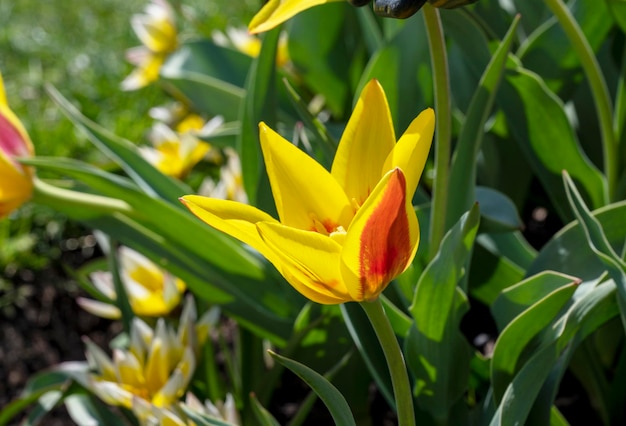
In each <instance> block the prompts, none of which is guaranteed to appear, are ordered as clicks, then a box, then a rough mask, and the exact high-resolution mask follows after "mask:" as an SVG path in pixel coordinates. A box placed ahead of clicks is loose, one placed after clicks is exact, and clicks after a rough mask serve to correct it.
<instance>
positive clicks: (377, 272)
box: [359, 169, 411, 300]
mask: <svg viewBox="0 0 626 426" xmlns="http://www.w3.org/2000/svg"><path fill="white" fill-rule="evenodd" d="M405 201H406V180H405V177H404V174H402V172H401V171H400V170H399V169H398V170H396V172H395V173H394V174H393V175H392V176H391V178H390V180H389V184H388V187H387V189H386V191H385V193H384V194H383V197H382V199H381V202H380V204H379V205H378V207H377V208H376V209H375V210H374V212H373V213H372V215H371V216H370V217H369V219H368V220H367V223H366V225H365V227H364V229H363V233H362V234H361V253H360V256H359V257H360V277H361V293H362V296H363V299H364V300H371V299H374V298H376V297H377V296H378V294H380V292H381V291H383V290H384V289H385V287H386V286H387V284H389V282H390V281H391V280H392V279H393V278H395V277H396V276H397V275H399V274H400V273H402V271H404V269H405V267H406V265H407V262H408V260H409V258H410V255H411V240H410V235H409V221H408V218H407V216H406V207H405Z"/></svg>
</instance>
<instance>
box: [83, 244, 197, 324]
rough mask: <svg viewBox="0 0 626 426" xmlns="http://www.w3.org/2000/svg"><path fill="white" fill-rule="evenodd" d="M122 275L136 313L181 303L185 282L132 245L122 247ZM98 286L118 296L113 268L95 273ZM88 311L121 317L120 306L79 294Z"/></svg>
mask: <svg viewBox="0 0 626 426" xmlns="http://www.w3.org/2000/svg"><path fill="white" fill-rule="evenodd" d="M119 260H120V279H121V280H122V283H123V284H124V288H125V290H126V294H127V296H128V302H129V304H130V307H131V308H132V310H133V312H134V313H135V314H136V315H140V316H146V317H158V316H163V315H167V314H169V313H170V312H171V311H172V309H174V308H175V307H176V306H178V305H179V304H180V301H181V298H182V294H183V293H184V291H185V283H184V282H183V281H182V280H180V279H179V278H176V277H174V276H172V275H171V274H170V273H168V272H167V271H164V270H163V269H161V268H159V267H158V266H157V265H155V264H154V263H153V262H151V261H150V260H149V259H148V258H147V257H145V256H143V255H142V254H140V253H138V252H136V251H134V250H132V249H130V248H128V247H121V248H120V249H119ZM91 280H92V282H93V284H94V285H95V287H96V288H97V289H98V290H99V291H100V292H101V293H102V294H103V295H104V296H106V297H107V298H109V299H111V300H115V299H116V297H117V295H116V294H115V286H114V285H113V277H112V275H111V273H110V272H95V273H93V274H91ZM76 302H77V303H78V304H79V305H80V306H81V307H82V308H83V309H85V310H86V311H88V312H90V313H92V314H94V315H96V316H99V317H102V318H109V319H118V318H120V317H121V315H122V314H121V312H120V310H119V309H118V308H117V307H116V306H114V305H111V304H108V303H104V302H99V301H96V300H91V299H86V298H82V297H79V298H78V299H77V301H76Z"/></svg>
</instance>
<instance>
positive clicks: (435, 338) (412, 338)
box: [405, 205, 480, 421]
mask: <svg viewBox="0 0 626 426" xmlns="http://www.w3.org/2000/svg"><path fill="white" fill-rule="evenodd" d="M479 219H480V212H479V210H478V206H477V205H474V206H473V207H472V209H471V210H470V211H469V212H468V213H466V214H464V215H463V216H462V217H461V219H460V220H459V222H458V223H457V224H456V225H455V226H454V227H453V228H452V229H451V230H450V231H449V232H448V233H447V234H446V236H445V237H444V239H443V241H442V243H441V247H440V249H439V252H438V253H437V255H436V256H435V258H434V259H433V260H432V262H431V263H430V264H429V265H428V266H427V267H426V269H425V270H424V272H423V273H422V275H421V277H420V280H419V282H418V284H417V288H416V290H415V296H414V299H413V304H412V305H411V307H410V312H411V315H412V316H413V319H414V320H415V322H414V326H413V327H412V328H411V331H410V332H409V335H408V336H407V339H406V341H405V353H406V354H407V366H408V368H409V369H410V370H411V371H412V372H413V374H414V376H415V378H416V385H415V392H416V394H417V400H418V404H419V405H420V408H421V409H423V410H425V411H428V412H429V413H431V414H432V415H433V417H434V418H436V419H439V420H442V421H443V420H445V419H446V418H447V416H448V415H449V413H450V409H451V407H452V406H453V405H454V404H455V403H456V401H457V400H458V399H459V398H460V397H461V396H462V395H463V393H464V392H465V390H466V387H467V380H468V375H469V363H470V358H471V352H470V348H469V345H468V343H467V341H466V340H465V338H464V337H463V336H462V334H461V333H460V330H459V323H460V320H461V317H462V316H463V314H464V313H465V312H466V311H467V309H468V302H467V297H466V296H465V294H464V292H463V291H462V288H463V287H464V284H463V281H464V279H465V271H466V268H467V266H468V264H469V257H470V254H471V252H472V248H473V244H474V238H475V236H476V232H477V230H478V224H479Z"/></svg>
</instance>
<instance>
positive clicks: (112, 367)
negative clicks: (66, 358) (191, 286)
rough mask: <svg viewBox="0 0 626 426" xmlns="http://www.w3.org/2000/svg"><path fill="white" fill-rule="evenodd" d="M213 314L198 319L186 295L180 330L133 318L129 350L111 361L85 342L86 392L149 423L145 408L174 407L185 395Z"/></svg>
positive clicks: (117, 352)
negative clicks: (88, 374)
mask: <svg viewBox="0 0 626 426" xmlns="http://www.w3.org/2000/svg"><path fill="white" fill-rule="evenodd" d="M217 315H219V312H217V311H213V310H209V311H207V313H206V314H205V315H203V316H202V318H200V319H199V320H196V317H197V313H196V307H195V304H194V302H193V298H192V297H188V298H187V299H186V301H185V306H184V308H183V312H182V314H181V317H180V322H179V325H178V329H174V328H173V327H171V326H170V325H168V324H166V323H165V320H164V319H163V318H160V319H159V320H158V321H157V325H156V328H155V329H152V328H150V326H148V325H147V324H146V323H145V322H143V321H142V320H141V319H139V318H137V317H135V318H134V319H133V322H132V326H131V331H130V344H129V347H128V349H114V350H113V356H112V357H109V356H108V355H107V354H106V353H105V352H104V351H103V350H102V349H100V348H99V347H98V346H97V345H95V344H94V343H93V342H91V341H90V340H88V339H85V344H86V346H87V351H86V357H87V361H88V362H89V365H90V366H91V368H92V370H93V372H92V373H91V374H90V376H89V379H88V383H87V385H88V387H89V390H90V391H92V392H93V393H94V394H95V395H97V396H98V397H99V398H100V399H101V400H102V401H104V402H105V403H107V404H109V405H114V406H122V407H125V408H128V409H131V410H133V412H134V413H135V415H136V416H137V417H138V419H139V421H140V423H141V424H149V423H148V420H149V417H150V416H149V414H150V412H151V410H149V409H148V410H147V409H146V407H148V408H149V407H150V406H154V407H156V408H164V409H168V408H172V407H175V405H176V404H178V401H179V399H180V398H181V397H182V396H183V395H184V394H185V392H186V390H187V387H188V385H189V382H190V381H191V377H192V376H193V373H194V370H195V368H196V363H197V358H198V356H199V354H200V348H201V347H202V345H203V344H204V343H205V341H206V339H207V336H208V332H209V328H210V327H211V326H212V325H213V324H215V322H216V321H217ZM171 424H175V423H171ZM183 424H184V423H183Z"/></svg>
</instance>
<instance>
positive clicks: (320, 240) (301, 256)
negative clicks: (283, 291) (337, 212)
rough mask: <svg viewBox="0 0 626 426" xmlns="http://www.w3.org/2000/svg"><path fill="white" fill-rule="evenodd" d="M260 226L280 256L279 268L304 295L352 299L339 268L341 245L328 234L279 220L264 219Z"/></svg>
mask: <svg viewBox="0 0 626 426" xmlns="http://www.w3.org/2000/svg"><path fill="white" fill-rule="evenodd" d="M258 228H259V233H260V234H261V236H262V237H263V239H264V240H265V242H266V243H267V245H268V246H269V247H270V248H271V249H272V250H273V251H274V252H275V253H276V256H277V257H278V259H279V264H278V265H276V267H277V269H278V270H279V271H281V273H282V274H283V276H284V277H285V279H287V281H289V283H290V284H291V285H292V286H293V287H294V288H295V289H296V290H297V291H299V292H300V293H301V294H302V295H304V296H305V297H306V298H308V299H310V300H312V301H314V302H317V303H323V304H334V303H342V302H346V301H349V300H350V297H349V295H348V293H347V291H346V288H345V286H344V284H343V282H342V280H341V273H340V270H339V262H340V255H341V245H339V244H338V243H336V242H335V241H334V240H332V239H331V238H330V237H327V236H325V235H322V234H318V233H316V232H310V231H302V230H300V229H294V228H289V227H286V226H283V225H280V224H276V223H264V222H262V223H259V224H258Z"/></svg>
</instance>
